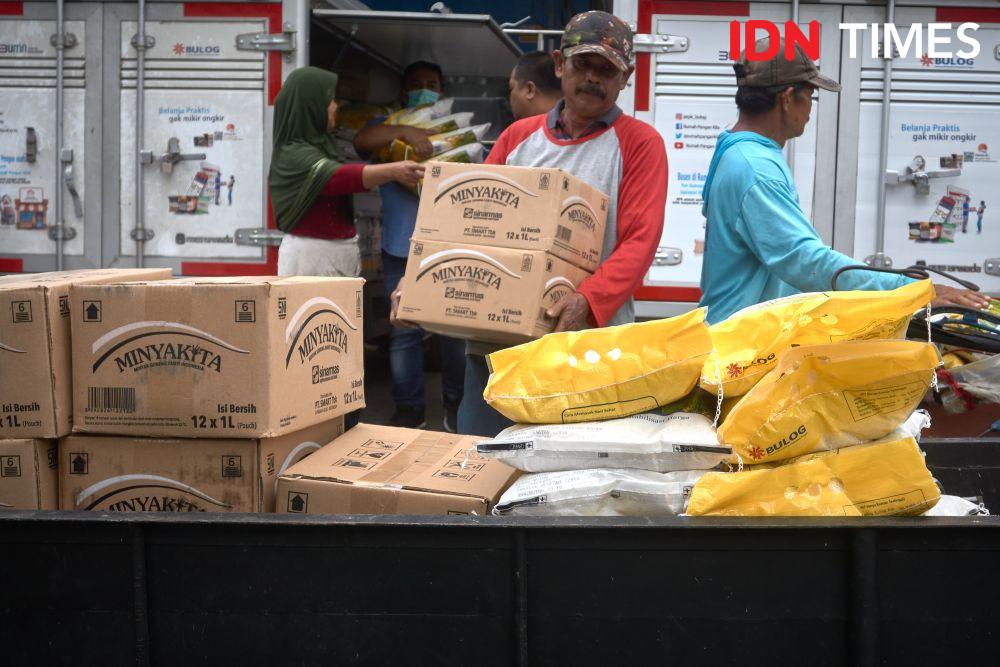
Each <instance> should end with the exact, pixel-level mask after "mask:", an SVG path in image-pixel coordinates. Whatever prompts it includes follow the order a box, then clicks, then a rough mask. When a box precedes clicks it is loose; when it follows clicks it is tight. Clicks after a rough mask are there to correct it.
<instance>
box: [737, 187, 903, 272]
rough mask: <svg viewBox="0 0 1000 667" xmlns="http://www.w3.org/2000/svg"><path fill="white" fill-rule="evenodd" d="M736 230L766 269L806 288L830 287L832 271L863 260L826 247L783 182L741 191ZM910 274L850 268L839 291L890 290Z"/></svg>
mask: <svg viewBox="0 0 1000 667" xmlns="http://www.w3.org/2000/svg"><path fill="white" fill-rule="evenodd" d="M740 213H741V216H740V222H739V225H738V227H737V230H738V231H737V233H738V234H740V236H741V238H742V239H743V241H744V242H745V243H746V244H747V246H748V247H749V248H750V249H751V250H752V251H753V253H754V254H755V255H756V256H757V258H758V259H759V260H760V261H761V262H762V263H763V264H764V265H765V266H767V268H768V270H769V271H770V272H771V273H773V274H774V275H776V276H778V278H780V279H781V280H783V281H784V282H786V283H788V284H789V285H791V286H792V287H794V288H796V289H798V290H800V291H803V292H826V291H829V290H830V289H831V287H830V282H831V281H832V280H833V274H834V273H836V272H837V270H838V269H840V268H842V267H844V266H857V265H859V264H861V262H859V261H857V260H855V259H853V258H851V257H848V256H847V255H844V254H843V253H839V252H837V251H836V250H834V249H832V248H830V247H828V246H827V245H826V244H825V243H823V240H822V239H821V238H820V237H819V235H818V234H817V233H816V230H815V229H813V226H812V225H811V224H809V220H808V219H806V216H805V214H804V213H803V212H802V208H801V207H800V206H799V202H798V199H797V198H796V197H795V194H794V193H793V192H792V191H791V189H790V188H789V187H788V185H787V184H786V183H785V182H784V181H780V180H764V181H758V182H757V183H755V184H754V185H753V186H752V187H750V189H749V190H747V192H746V194H745V195H744V196H743V201H742V203H741V205H740ZM909 282H912V280H911V279H910V278H906V277H903V276H897V275H892V274H887V273H876V272H874V271H847V272H845V273H843V274H841V276H840V277H839V278H838V279H837V289H838V290H845V289H850V290H891V289H896V288H897V287H901V286H903V285H905V284H907V283H909Z"/></svg>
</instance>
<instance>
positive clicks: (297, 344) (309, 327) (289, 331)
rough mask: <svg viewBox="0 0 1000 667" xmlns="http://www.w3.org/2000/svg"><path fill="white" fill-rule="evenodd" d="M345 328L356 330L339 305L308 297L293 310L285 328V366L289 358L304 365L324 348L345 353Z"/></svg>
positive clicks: (346, 342) (346, 345)
mask: <svg viewBox="0 0 1000 667" xmlns="http://www.w3.org/2000/svg"><path fill="white" fill-rule="evenodd" d="M341 323H343V325H342V324H341ZM345 327H346V329H345ZM348 329H350V330H351V331H357V330H358V327H357V325H356V324H354V323H353V322H352V321H351V320H350V319H349V318H348V317H347V314H346V313H344V311H343V309H342V308H341V307H340V306H338V305H337V304H335V303H334V302H333V301H330V299H327V298H326V297H322V296H318V297H313V298H312V299H309V300H308V301H306V302H305V303H304V304H302V306H300V307H299V309H298V310H297V311H295V314H294V315H292V319H291V321H289V323H288V327H287V328H286V329H285V344H286V345H288V352H287V353H286V354H285V368H288V366H289V365H290V364H291V363H292V357H297V358H298V360H299V363H300V364H304V363H306V362H307V361H310V360H312V359H315V358H316V356H317V355H319V354H320V353H321V352H323V351H332V352H337V353H339V354H347V352H348V349H347V347H348Z"/></svg>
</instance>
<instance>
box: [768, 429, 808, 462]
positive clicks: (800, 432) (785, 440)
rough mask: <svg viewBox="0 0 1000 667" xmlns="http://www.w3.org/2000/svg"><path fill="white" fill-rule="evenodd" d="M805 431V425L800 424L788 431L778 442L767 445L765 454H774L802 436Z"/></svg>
mask: <svg viewBox="0 0 1000 667" xmlns="http://www.w3.org/2000/svg"><path fill="white" fill-rule="evenodd" d="M806 433H808V431H807V430H806V425H805V424H802V425H800V426H799V427H798V428H797V429H795V430H794V431H792V432H791V433H789V434H788V435H787V436H785V437H784V438H782V439H781V440H779V441H778V442H776V443H774V444H773V445H770V446H768V448H767V455H768V456H770V455H771V454H774V453H775V452H777V451H779V450H781V449H784V448H785V447H787V446H788V445H790V444H792V443H793V442H795V441H796V440H799V439H800V438H802V437H803V436H804V435H805V434H806Z"/></svg>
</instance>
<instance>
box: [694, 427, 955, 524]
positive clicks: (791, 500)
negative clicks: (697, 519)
mask: <svg viewBox="0 0 1000 667" xmlns="http://www.w3.org/2000/svg"><path fill="white" fill-rule="evenodd" d="M900 436H902V437H900ZM940 497H941V491H940V489H938V486H937V484H936V483H935V482H934V479H933V478H932V477H931V474H930V472H929V471H928V470H927V465H926V464H925V463H924V455H923V453H922V452H921V451H920V449H919V448H918V447H917V442H916V441H915V440H914V439H913V438H911V437H910V436H908V435H904V434H903V433H900V432H895V433H893V435H892V436H890V437H888V438H885V439H883V440H879V441H877V442H873V443H869V444H867V445H858V446H857V447H847V448H845V449H838V450H836V451H832V452H820V453H818V454H806V455H805V456H801V457H799V458H797V459H792V460H791V461H786V462H783V463H782V464H771V465H764V466H754V467H752V468H747V469H744V470H743V471H741V472H707V473H705V474H704V476H703V477H701V479H699V480H698V483H697V484H695V486H694V489H693V490H692V491H691V499H690V501H689V503H688V507H687V513H688V514H690V515H692V516H702V515H718V516H912V515H917V514H923V513H924V512H926V511H927V510H929V509H931V508H932V507H934V505H935V504H936V503H937V501H938V498H940Z"/></svg>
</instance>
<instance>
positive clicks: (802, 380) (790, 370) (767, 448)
mask: <svg viewBox="0 0 1000 667" xmlns="http://www.w3.org/2000/svg"><path fill="white" fill-rule="evenodd" d="M940 363H941V361H940V358H939V357H938V352H937V348H936V347H934V346H933V345H931V344H930V343H920V342H917V341H911V340H872V341H856V342H851V343H837V344H833V345H809V346H805V347H797V348H793V349H791V350H789V351H788V352H786V353H785V354H783V355H781V359H780V360H779V361H778V364H777V366H776V367H775V369H774V370H773V371H771V372H770V373H768V374H767V375H765V376H764V379H762V380H761V381H760V382H758V383H757V384H756V385H755V386H754V387H753V388H752V389H750V391H748V392H747V393H746V394H745V395H744V396H743V397H742V398H740V399H739V402H737V403H736V405H735V406H733V408H732V409H731V410H730V411H729V412H728V414H726V418H725V419H724V420H723V422H722V424H721V425H720V426H719V431H718V435H719V442H724V443H725V444H727V445H730V446H731V447H732V448H733V455H734V460H735V457H736V455H739V457H741V458H742V460H743V462H744V463H771V462H772V461H782V460H785V459H790V458H793V457H796V456H801V455H802V454H808V453H810V452H818V451H824V450H830V449H839V448H841V447H848V446H850V445H858V444H861V443H864V442H871V441H872V440H877V439H879V438H882V437H884V436H886V435H888V434H889V433H891V432H892V431H893V429H895V428H896V427H897V426H899V425H900V424H902V423H903V422H904V421H906V418H907V417H909V416H910V414H912V413H913V411H914V410H916V409H917V406H918V405H919V404H920V401H921V399H922V398H923V397H924V394H926V393H927V388H928V387H929V386H930V385H931V379H932V378H933V377H934V370H935V369H936V368H937V367H938V365H939V364H940Z"/></svg>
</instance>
